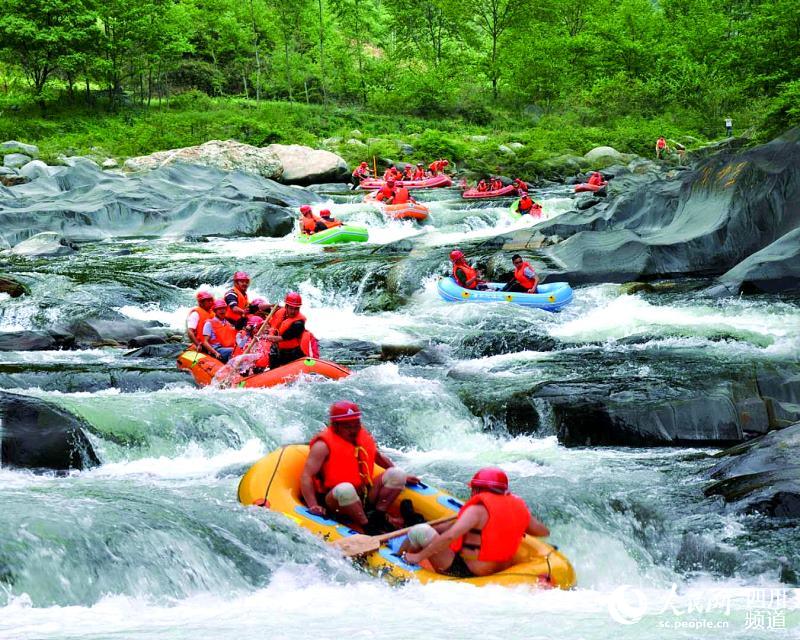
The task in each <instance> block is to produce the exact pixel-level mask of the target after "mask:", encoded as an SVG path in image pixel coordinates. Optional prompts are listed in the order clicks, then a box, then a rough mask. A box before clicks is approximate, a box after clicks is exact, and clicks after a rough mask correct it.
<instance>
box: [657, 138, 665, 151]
mask: <svg viewBox="0 0 800 640" xmlns="http://www.w3.org/2000/svg"><path fill="white" fill-rule="evenodd" d="M666 146H667V141H666V140H664V138H659V139H658V142H656V148H657V149H663V148H664V147H666Z"/></svg>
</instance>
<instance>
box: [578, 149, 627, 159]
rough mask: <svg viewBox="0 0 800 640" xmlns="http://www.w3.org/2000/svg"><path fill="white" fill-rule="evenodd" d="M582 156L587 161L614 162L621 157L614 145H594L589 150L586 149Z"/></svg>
mask: <svg viewBox="0 0 800 640" xmlns="http://www.w3.org/2000/svg"><path fill="white" fill-rule="evenodd" d="M583 157H584V158H586V160H588V161H589V162H598V161H600V160H611V161H615V162H616V161H618V160H621V159H622V154H621V153H620V152H619V151H617V150H616V149H615V148H614V147H595V148H594V149H592V150H591V151H587V152H586V153H585V154H584V156H583Z"/></svg>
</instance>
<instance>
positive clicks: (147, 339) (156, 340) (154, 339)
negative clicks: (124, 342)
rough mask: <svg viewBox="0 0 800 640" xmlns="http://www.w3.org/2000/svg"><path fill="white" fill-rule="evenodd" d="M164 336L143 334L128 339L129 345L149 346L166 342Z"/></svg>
mask: <svg viewBox="0 0 800 640" xmlns="http://www.w3.org/2000/svg"><path fill="white" fill-rule="evenodd" d="M166 342H167V341H166V339H165V338H164V336H154V335H150V334H148V335H143V336H136V337H135V338H133V339H131V340H128V346H129V347H147V346H149V345H156V344H166Z"/></svg>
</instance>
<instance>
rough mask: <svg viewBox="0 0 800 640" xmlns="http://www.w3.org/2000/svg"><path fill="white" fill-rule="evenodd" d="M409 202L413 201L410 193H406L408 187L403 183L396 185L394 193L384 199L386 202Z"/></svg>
mask: <svg viewBox="0 0 800 640" xmlns="http://www.w3.org/2000/svg"><path fill="white" fill-rule="evenodd" d="M409 202H413V200H412V198H411V194H409V193H408V189H407V188H406V187H404V186H403V185H400V186H399V187H397V188H396V189H395V190H394V195H393V196H392V197H391V198H389V199H388V200H386V204H407V203H409Z"/></svg>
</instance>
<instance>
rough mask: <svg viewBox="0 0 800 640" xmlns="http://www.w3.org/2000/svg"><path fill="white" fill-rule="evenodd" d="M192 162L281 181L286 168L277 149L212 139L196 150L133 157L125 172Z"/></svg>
mask: <svg viewBox="0 0 800 640" xmlns="http://www.w3.org/2000/svg"><path fill="white" fill-rule="evenodd" d="M178 162H180V163H188V164H193V165H200V166H204V167H214V168H216V169H221V170H223V171H241V172H243V173H247V174H250V175H254V176H260V177H263V178H271V179H273V180H277V179H279V178H280V177H281V175H282V173H283V170H284V167H283V166H282V162H281V159H280V158H279V157H278V155H277V154H276V153H275V151H274V150H273V149H270V147H267V148H265V149H261V148H259V147H254V146H252V145H249V144H242V143H241V142H237V141H236V140H209V141H208V142H205V143H203V144H201V145H196V146H194V147H183V148H181V149H171V150H169V151H158V152H156V153H151V154H150V155H148V156H139V157H137V158H129V159H128V160H126V161H125V164H124V165H123V169H124V170H125V171H144V170H152V169H160V168H161V167H164V166H166V165H168V164H173V163H178Z"/></svg>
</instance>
